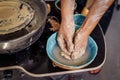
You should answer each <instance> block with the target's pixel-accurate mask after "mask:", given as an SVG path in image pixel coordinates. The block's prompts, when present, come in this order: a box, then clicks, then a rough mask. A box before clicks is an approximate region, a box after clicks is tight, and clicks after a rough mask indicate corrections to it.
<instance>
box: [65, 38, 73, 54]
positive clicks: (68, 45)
mask: <svg viewBox="0 0 120 80" xmlns="http://www.w3.org/2000/svg"><path fill="white" fill-rule="evenodd" d="M67 39H68V40H66V43H67V50H68V51H69V52H70V53H71V52H73V48H74V44H73V41H72V39H69V38H67Z"/></svg>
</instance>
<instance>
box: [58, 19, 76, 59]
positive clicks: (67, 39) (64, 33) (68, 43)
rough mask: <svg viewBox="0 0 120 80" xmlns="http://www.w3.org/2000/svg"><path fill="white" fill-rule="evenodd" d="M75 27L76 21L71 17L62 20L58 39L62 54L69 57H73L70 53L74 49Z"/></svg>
mask: <svg viewBox="0 0 120 80" xmlns="http://www.w3.org/2000/svg"><path fill="white" fill-rule="evenodd" d="M74 32H75V28H74V21H73V20H71V21H69V19H68V20H67V21H63V22H61V25H60V29H59V32H58V37H57V41H58V44H59V47H60V48H61V50H62V52H61V55H62V56H63V57H65V58H67V59H71V58H70V55H71V52H72V51H73V36H74Z"/></svg>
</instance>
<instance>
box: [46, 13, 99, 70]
mask: <svg viewBox="0 0 120 80" xmlns="http://www.w3.org/2000/svg"><path fill="white" fill-rule="evenodd" d="M84 19H85V16H82V15H79V14H75V15H74V20H75V23H76V24H75V27H76V29H78V28H80V25H81V24H82V22H83V21H84ZM78 21H79V22H78ZM56 39H57V32H56V33H54V34H52V35H51V36H50V37H49V39H48V40H47V45H46V51H47V55H48V57H49V58H50V59H51V60H52V61H53V63H55V65H56V66H58V67H60V68H64V69H69V70H75V69H80V68H84V67H86V66H88V65H89V64H90V63H91V62H92V61H93V60H94V59H95V57H96V55H97V51H98V46H97V44H96V42H95V41H94V40H93V38H92V37H90V36H89V39H88V44H87V48H86V50H87V51H88V52H89V53H88V54H89V57H88V58H87V60H86V61H85V62H84V63H80V64H77V65H67V64H63V63H61V62H60V61H59V60H58V59H56V58H55V55H54V53H53V50H54V48H55V46H58V43H57V40H56ZM56 54H59V53H56Z"/></svg>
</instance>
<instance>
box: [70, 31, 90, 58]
mask: <svg viewBox="0 0 120 80" xmlns="http://www.w3.org/2000/svg"><path fill="white" fill-rule="evenodd" d="M88 37H89V35H88V34H86V33H85V32H84V31H82V29H79V30H77V31H76V33H75V37H74V51H73V52H72V55H71V58H72V59H78V58H80V57H81V56H82V55H83V54H84V53H85V50H86V47H87V42H88Z"/></svg>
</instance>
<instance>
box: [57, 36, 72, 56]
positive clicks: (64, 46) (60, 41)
mask: <svg viewBox="0 0 120 80" xmlns="http://www.w3.org/2000/svg"><path fill="white" fill-rule="evenodd" d="M57 41H58V44H59V47H60V48H61V50H62V51H63V52H64V53H66V54H67V55H70V53H69V52H68V51H67V49H66V44H65V40H64V38H63V37H62V36H58V37H57Z"/></svg>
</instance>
